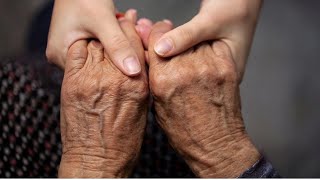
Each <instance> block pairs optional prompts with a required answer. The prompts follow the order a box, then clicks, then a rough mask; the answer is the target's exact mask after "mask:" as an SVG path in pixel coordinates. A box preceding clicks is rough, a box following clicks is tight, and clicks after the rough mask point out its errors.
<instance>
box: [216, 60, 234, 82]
mask: <svg viewBox="0 0 320 180" xmlns="http://www.w3.org/2000/svg"><path fill="white" fill-rule="evenodd" d="M220 76H221V77H220V78H221V79H223V81H225V82H231V83H234V82H236V81H237V80H238V74H237V71H236V68H235V66H234V65H233V63H231V62H229V61H226V62H224V67H223V68H221V73H220Z"/></svg>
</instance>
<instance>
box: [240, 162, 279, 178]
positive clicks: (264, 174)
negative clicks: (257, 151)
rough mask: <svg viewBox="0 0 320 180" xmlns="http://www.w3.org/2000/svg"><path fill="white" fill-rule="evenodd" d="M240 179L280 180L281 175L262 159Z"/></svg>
mask: <svg viewBox="0 0 320 180" xmlns="http://www.w3.org/2000/svg"><path fill="white" fill-rule="evenodd" d="M239 178H280V175H279V174H278V172H277V171H276V170H275V169H274V168H273V166H272V165H271V163H270V162H268V161H267V160H266V159H265V158H264V157H262V158H261V159H260V160H259V161H258V162H257V163H255V164H254V165H253V166H252V167H251V168H250V169H248V170H247V171H245V172H244V173H243V174H242V175H241V176H239Z"/></svg>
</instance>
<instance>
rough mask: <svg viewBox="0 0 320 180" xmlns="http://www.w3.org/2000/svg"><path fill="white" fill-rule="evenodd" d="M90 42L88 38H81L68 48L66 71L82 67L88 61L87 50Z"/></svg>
mask: <svg viewBox="0 0 320 180" xmlns="http://www.w3.org/2000/svg"><path fill="white" fill-rule="evenodd" d="M87 46H88V42H87V41H86V40H80V41H77V42H75V43H74V44H73V45H72V46H71V47H70V48H69V50H68V53H67V58H66V64H65V72H68V71H70V70H73V69H81V68H82V67H83V66H84V64H85V63H86V60H87V57H88V50H87Z"/></svg>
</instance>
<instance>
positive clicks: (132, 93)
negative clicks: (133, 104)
mask: <svg viewBox="0 0 320 180" xmlns="http://www.w3.org/2000/svg"><path fill="white" fill-rule="evenodd" d="M126 78H127V77H126ZM119 88H120V91H121V92H122V93H121V94H122V95H123V96H127V97H128V98H130V99H133V100H135V101H143V100H145V99H147V98H148V97H149V86H148V82H147V80H144V79H127V80H125V81H124V82H122V83H119Z"/></svg>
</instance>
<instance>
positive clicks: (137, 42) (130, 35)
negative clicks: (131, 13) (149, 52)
mask: <svg viewBox="0 0 320 180" xmlns="http://www.w3.org/2000/svg"><path fill="white" fill-rule="evenodd" d="M119 23H120V27H121V29H122V31H123V33H124V34H125V36H126V38H127V39H128V41H129V42H130V44H131V46H132V48H133V49H134V50H135V52H136V53H137V55H138V58H139V61H140V64H141V65H142V66H143V64H144V63H145V59H144V49H143V45H142V42H141V39H140V37H139V35H138V33H137V31H136V29H135V24H134V23H132V21H129V20H127V19H121V20H119Z"/></svg>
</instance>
